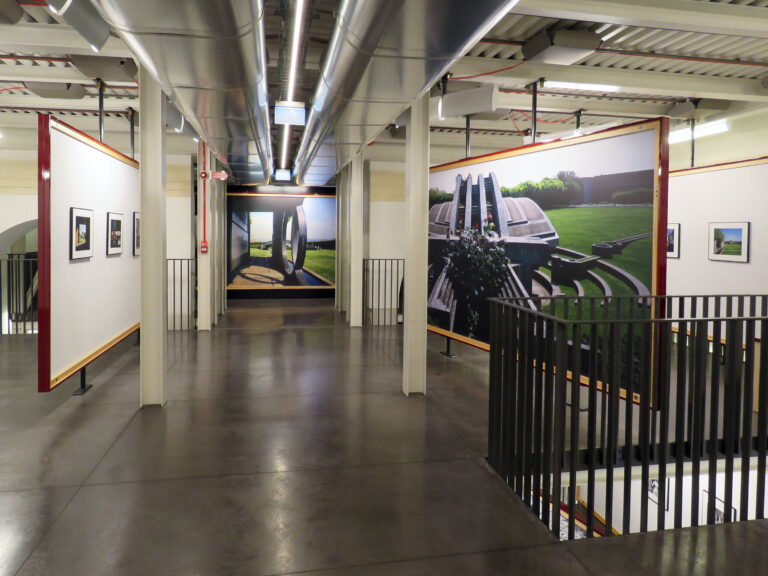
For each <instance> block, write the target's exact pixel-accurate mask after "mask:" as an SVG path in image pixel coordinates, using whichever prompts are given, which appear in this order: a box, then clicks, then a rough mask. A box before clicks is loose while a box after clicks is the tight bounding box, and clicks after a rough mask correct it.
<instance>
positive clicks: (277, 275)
mask: <svg viewBox="0 0 768 576" xmlns="http://www.w3.org/2000/svg"><path fill="white" fill-rule="evenodd" d="M301 277H302V282H304V286H297V287H311V288H324V287H328V288H332V287H333V284H332V283H330V282H328V281H325V280H324V279H322V278H320V277H319V276H317V275H316V274H314V273H313V272H311V271H310V270H307V269H304V270H303V271H302V272H301ZM288 286H291V283H290V282H288V280H287V279H286V277H285V275H284V274H283V273H282V272H279V271H277V270H275V269H274V268H272V267H271V263H270V259H269V258H261V257H253V258H251V262H250V263H249V264H246V265H245V266H241V267H240V268H239V269H238V270H237V271H236V273H235V276H234V278H233V279H232V281H231V282H230V283H229V286H227V287H228V288H229V289H236V290H242V289H259V288H284V287H288Z"/></svg>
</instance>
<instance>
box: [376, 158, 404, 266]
mask: <svg viewBox="0 0 768 576" xmlns="http://www.w3.org/2000/svg"><path fill="white" fill-rule="evenodd" d="M370 186H371V189H370V196H369V198H370V202H371V210H370V231H369V257H370V258H405V257H406V252H407V250H406V238H407V234H406V232H407V230H406V218H405V165H404V164H402V163H400V164H398V163H390V162H371V180H370Z"/></svg>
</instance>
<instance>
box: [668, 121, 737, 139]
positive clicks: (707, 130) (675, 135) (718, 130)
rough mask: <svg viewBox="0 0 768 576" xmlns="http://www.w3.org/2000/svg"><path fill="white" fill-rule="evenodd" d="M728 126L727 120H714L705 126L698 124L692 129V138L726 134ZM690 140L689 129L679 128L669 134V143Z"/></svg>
mask: <svg viewBox="0 0 768 576" xmlns="http://www.w3.org/2000/svg"><path fill="white" fill-rule="evenodd" d="M729 129H730V126H729V125H728V120H726V119H722V120H715V121H714V122H707V123H706V124H699V125H698V126H696V127H695V128H694V129H693V135H694V138H703V137H704V136H714V135H715V134H722V133H723V132H728V130H729ZM690 139H691V129H690V128H681V129H680V130H675V131H674V132H670V133H669V143H670V144H679V143H680V142H687V141H689V140H690Z"/></svg>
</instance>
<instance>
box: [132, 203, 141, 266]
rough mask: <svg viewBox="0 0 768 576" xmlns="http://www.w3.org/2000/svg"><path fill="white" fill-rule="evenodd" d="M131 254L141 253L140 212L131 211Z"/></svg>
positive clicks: (137, 254)
mask: <svg viewBox="0 0 768 576" xmlns="http://www.w3.org/2000/svg"><path fill="white" fill-rule="evenodd" d="M133 255H134V256H140V255H141V212H134V213H133Z"/></svg>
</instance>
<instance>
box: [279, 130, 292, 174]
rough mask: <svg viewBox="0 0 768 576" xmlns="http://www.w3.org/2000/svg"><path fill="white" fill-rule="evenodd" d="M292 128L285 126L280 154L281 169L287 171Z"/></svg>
mask: <svg viewBox="0 0 768 576" xmlns="http://www.w3.org/2000/svg"><path fill="white" fill-rule="evenodd" d="M290 135H291V126H290V124H285V125H284V126H283V148H282V151H281V153H280V168H282V169H285V165H286V163H287V160H288V142H289V141H290Z"/></svg>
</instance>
